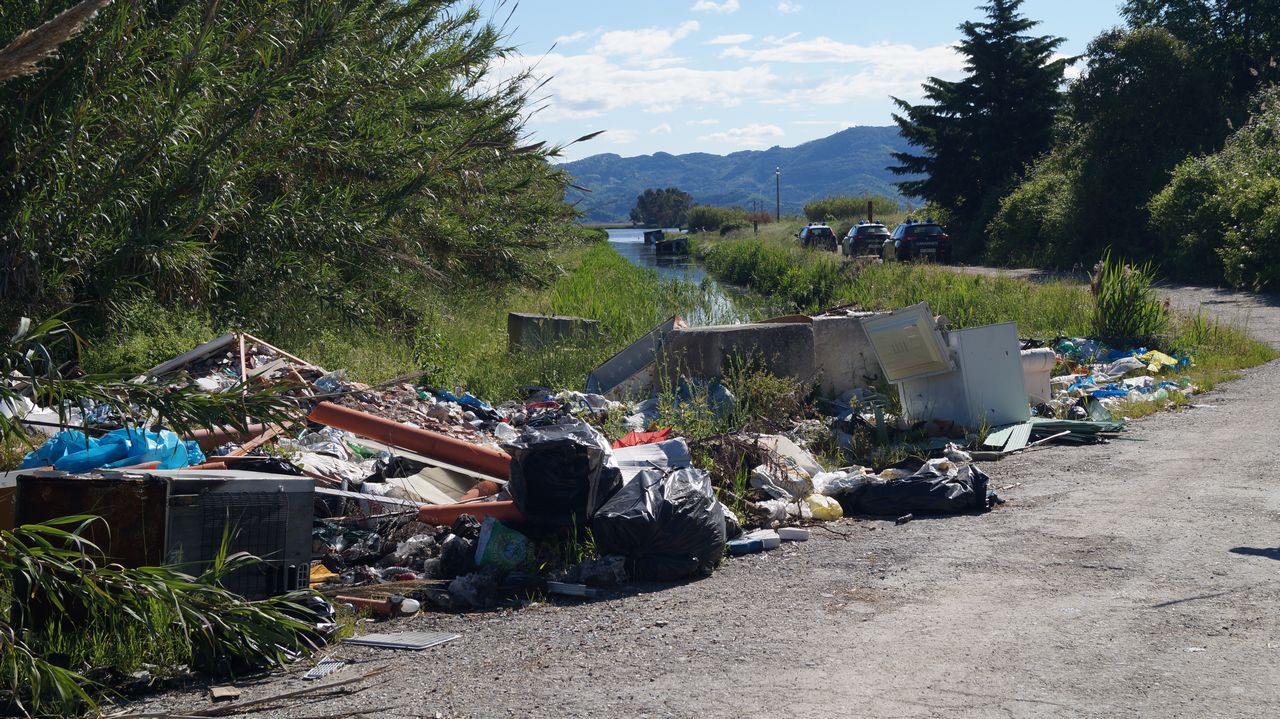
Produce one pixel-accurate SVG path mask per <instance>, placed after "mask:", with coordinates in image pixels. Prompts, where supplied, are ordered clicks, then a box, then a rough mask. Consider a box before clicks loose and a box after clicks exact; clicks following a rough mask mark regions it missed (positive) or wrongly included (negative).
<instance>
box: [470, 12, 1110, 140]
mask: <svg viewBox="0 0 1280 719" xmlns="http://www.w3.org/2000/svg"><path fill="white" fill-rule="evenodd" d="M979 4H980V2H979V0H910V2H893V1H892V0H876V1H875V2H854V1H841V0H641V1H637V0H521V1H520V2H519V3H518V4H516V5H514V13H513V12H512V7H513V5H512V4H511V3H509V2H502V0H489V3H488V5H487V8H488V10H489V11H490V12H491V13H492V14H493V16H494V18H495V19H496V20H498V21H503V20H505V21H506V31H507V32H508V34H509V38H508V42H509V43H510V44H512V45H514V46H515V47H516V48H517V53H516V54H515V55H514V56H513V57H510V58H508V60H507V62H506V63H505V64H504V65H503V66H501V67H498V68H496V69H495V73H494V77H495V78H503V77H509V76H511V75H512V74H514V73H515V72H516V71H518V70H519V69H522V68H531V69H532V70H533V72H534V73H535V75H536V76H538V77H539V78H541V79H544V80H546V84H545V85H544V86H543V87H542V88H540V89H539V91H538V92H537V93H536V94H535V95H534V97H535V98H536V99H537V100H538V102H537V103H535V107H536V108H537V110H536V111H535V112H533V113H532V114H531V116H530V117H529V119H528V122H527V125H526V129H527V131H528V133H529V135H530V136H531V138H533V139H534V140H545V141H547V142H548V143H550V144H557V145H565V144H566V143H569V142H571V141H573V140H574V139H576V138H578V137H582V136H583V135H586V134H588V133H591V132H595V131H598V130H604V131H605V133H604V134H603V135H601V136H599V137H597V138H595V139H593V140H591V141H589V142H584V143H578V144H575V145H571V146H569V147H566V148H565V149H564V151H563V158H562V159H564V160H574V159H579V158H582V157H586V156H587V155H594V154H598V153H602V152H614V153H617V154H619V155H623V156H627V157H629V156H634V155H646V154H652V153H654V152H660V151H661V152H670V153H672V154H680V153H685V152H711V153H716V154H727V153H730V152H735V151H738V150H762V149H766V148H769V147H772V146H774V145H780V146H783V147H792V146H795V145H799V144H801V143H803V142H807V141H809V140H814V139H817V138H820V137H826V136H827V135H830V134H832V133H834V132H837V131H838V130H842V129H844V128H847V127H852V126H855V125H889V124H892V118H891V117H890V114H891V113H892V112H893V105H892V101H891V100H890V99H889V98H890V96H891V95H892V96H897V97H900V98H902V99H904V100H907V101H908V102H916V101H919V100H920V84H921V83H922V82H923V81H924V80H925V79H926V78H928V77H930V76H936V77H941V78H944V79H959V78H960V77H962V76H963V74H964V73H963V61H962V57H961V56H960V55H959V54H958V53H956V51H955V49H954V46H955V43H956V42H957V41H958V40H959V38H960V33H959V30H958V29H957V27H958V26H959V25H960V24H961V23H962V22H965V21H966V20H978V19H981V18H982V17H983V13H982V12H981V11H979V10H977V9H975V8H976V6H978V5H979ZM1118 5H1119V0H1027V2H1026V3H1025V4H1024V5H1023V6H1022V12H1023V14H1024V15H1026V16H1027V17H1029V18H1031V19H1034V20H1040V21H1041V22H1042V24H1041V25H1040V26H1039V27H1038V28H1037V29H1036V32H1039V33H1041V34H1050V35H1057V36H1059V37H1063V38H1066V42H1064V43H1063V45H1062V47H1061V49H1060V51H1061V52H1062V54H1065V55H1078V54H1081V53H1082V52H1083V51H1084V49H1085V47H1086V46H1087V45H1088V43H1089V40H1091V39H1092V38H1093V37H1095V36H1096V35H1098V34H1099V33H1100V32H1102V31H1104V30H1107V29H1109V28H1111V27H1114V26H1117V25H1119V24H1121V19H1120V16H1119V12H1118V9H1117V7H1118ZM508 15H510V18H509V19H507V18H508ZM1072 72H1078V70H1076V69H1073V70H1072Z"/></svg>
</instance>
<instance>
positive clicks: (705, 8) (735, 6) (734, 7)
mask: <svg viewBox="0 0 1280 719" xmlns="http://www.w3.org/2000/svg"><path fill="white" fill-rule="evenodd" d="M741 7H742V5H741V4H740V3H739V2H738V0H724V2H712V1H711V0H698V1H697V2H695V3H694V4H693V7H691V8H689V9H690V10H692V11H694V12H718V13H722V14H725V15H730V14H733V13H735V12H738V10H739V9H740V8H741Z"/></svg>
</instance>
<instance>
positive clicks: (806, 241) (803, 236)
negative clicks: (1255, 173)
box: [796, 223, 836, 252]
mask: <svg viewBox="0 0 1280 719" xmlns="http://www.w3.org/2000/svg"><path fill="white" fill-rule="evenodd" d="M796 237H797V238H798V239H799V240H800V244H802V245H804V246H805V247H809V248H813V247H817V248H819V249H823V250H826V251H828V252H835V249H836V233H835V231H834V230H832V229H831V227H830V226H829V225H815V224H812V223H810V224H808V225H805V227H804V229H803V230H800V232H799V233H797V234H796Z"/></svg>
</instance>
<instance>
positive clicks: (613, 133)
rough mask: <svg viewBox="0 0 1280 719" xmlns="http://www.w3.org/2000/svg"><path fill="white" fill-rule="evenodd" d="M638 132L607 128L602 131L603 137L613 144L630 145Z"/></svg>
mask: <svg viewBox="0 0 1280 719" xmlns="http://www.w3.org/2000/svg"><path fill="white" fill-rule="evenodd" d="M639 134H640V133H638V132H636V131H635V130H609V131H607V132H605V133H604V139H606V140H608V141H609V142H611V143H613V144H615V145H630V144H631V143H633V142H635V141H636V137H637V136H638V135H639Z"/></svg>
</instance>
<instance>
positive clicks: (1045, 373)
mask: <svg viewBox="0 0 1280 719" xmlns="http://www.w3.org/2000/svg"><path fill="white" fill-rule="evenodd" d="M1057 361H1058V355H1057V353H1055V352H1054V351H1053V349H1052V348H1051V347H1040V348H1038V349H1032V350H1022V375H1023V377H1024V378H1025V381H1026V383H1027V400H1028V401H1029V402H1030V403H1031V404H1040V403H1041V402H1048V401H1049V400H1050V399H1052V398H1053V393H1052V391H1051V390H1050V388H1049V378H1050V376H1051V375H1052V374H1053V366H1054V365H1055V364H1056V363H1057Z"/></svg>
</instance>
